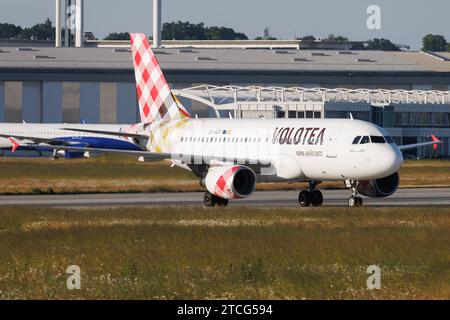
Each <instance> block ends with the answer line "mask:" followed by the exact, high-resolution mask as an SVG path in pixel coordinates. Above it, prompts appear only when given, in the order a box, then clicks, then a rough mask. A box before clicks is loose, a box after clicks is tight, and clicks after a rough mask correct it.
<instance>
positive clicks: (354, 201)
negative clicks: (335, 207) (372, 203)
mask: <svg viewBox="0 0 450 320" xmlns="http://www.w3.org/2000/svg"><path fill="white" fill-rule="evenodd" d="M362 205H363V199H362V198H361V197H354V196H351V197H350V198H348V206H349V207H350V208H356V207H362Z"/></svg>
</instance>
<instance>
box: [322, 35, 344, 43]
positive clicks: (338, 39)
mask: <svg viewBox="0 0 450 320" xmlns="http://www.w3.org/2000/svg"><path fill="white" fill-rule="evenodd" d="M323 41H333V42H345V41H348V38H347V37H343V36H336V35H334V34H330V35H329V36H328V37H326V38H325V39H323Z"/></svg>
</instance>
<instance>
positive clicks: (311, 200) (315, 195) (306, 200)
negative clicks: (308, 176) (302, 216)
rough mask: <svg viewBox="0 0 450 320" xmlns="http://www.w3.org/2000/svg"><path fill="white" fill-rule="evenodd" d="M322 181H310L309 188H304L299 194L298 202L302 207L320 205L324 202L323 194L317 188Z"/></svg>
mask: <svg viewBox="0 0 450 320" xmlns="http://www.w3.org/2000/svg"><path fill="white" fill-rule="evenodd" d="M319 183H320V182H316V181H310V182H309V190H302V191H300V193H299V195H298V203H299V204H300V206H302V207H309V205H312V206H313V207H320V206H321V205H322V203H323V195H322V192H321V191H320V190H316V186H317V185H318V184H319Z"/></svg>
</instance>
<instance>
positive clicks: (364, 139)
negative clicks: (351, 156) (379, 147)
mask: <svg viewBox="0 0 450 320" xmlns="http://www.w3.org/2000/svg"><path fill="white" fill-rule="evenodd" d="M366 143H370V139H369V137H368V136H364V137H362V139H361V142H360V143H359V144H366Z"/></svg>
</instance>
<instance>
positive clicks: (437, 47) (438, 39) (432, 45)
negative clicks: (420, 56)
mask: <svg viewBox="0 0 450 320" xmlns="http://www.w3.org/2000/svg"><path fill="white" fill-rule="evenodd" d="M422 43H423V48H422V51H446V50H447V40H445V37H444V36H441V35H435V34H427V35H426V36H425V37H424V38H423V40H422Z"/></svg>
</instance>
